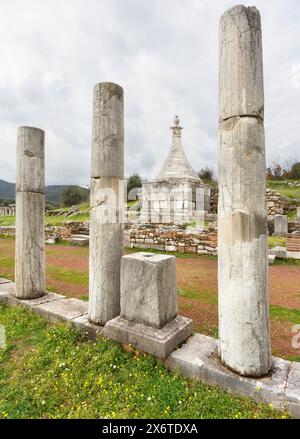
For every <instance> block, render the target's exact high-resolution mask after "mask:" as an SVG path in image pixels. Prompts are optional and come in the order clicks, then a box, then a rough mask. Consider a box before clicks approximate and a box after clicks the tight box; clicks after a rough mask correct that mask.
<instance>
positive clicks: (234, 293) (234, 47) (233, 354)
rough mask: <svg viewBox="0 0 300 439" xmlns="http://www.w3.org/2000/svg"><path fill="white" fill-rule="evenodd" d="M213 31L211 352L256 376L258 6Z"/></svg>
mask: <svg viewBox="0 0 300 439" xmlns="http://www.w3.org/2000/svg"><path fill="white" fill-rule="evenodd" d="M219 31H220V35H219V36H220V64H219V136H220V146H219V206H218V230H219V237H218V284H219V353H220V357H221V361H222V362H223V363H224V364H225V365H226V366H228V367H229V368H230V369H232V370H234V371H235V372H237V373H239V374H241V375H247V376H262V375H264V374H266V373H267V372H268V371H269V369H270V366H271V354H270V343H269V309H268V308H269V303H268V255H267V237H266V234H267V224H266V171H265V170H266V164H265V140H264V122H263V120H264V93H263V65H262V36H261V22H260V14H259V11H258V10H257V9H256V8H255V7H245V6H241V5H239V6H234V7H233V8H231V9H229V10H228V11H226V12H225V13H224V15H223V16H222V17H221V20H220V29H219Z"/></svg>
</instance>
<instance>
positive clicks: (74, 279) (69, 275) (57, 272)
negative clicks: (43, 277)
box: [47, 265, 89, 285]
mask: <svg viewBox="0 0 300 439" xmlns="http://www.w3.org/2000/svg"><path fill="white" fill-rule="evenodd" d="M47 272H48V273H49V274H50V275H51V277H52V279H54V280H59V281H62V282H67V283H72V284H76V285H86V284H87V283H88V281H89V275H88V273H87V272H84V271H79V270H71V269H67V268H62V267H58V266H56V265H52V266H50V267H48V268H47Z"/></svg>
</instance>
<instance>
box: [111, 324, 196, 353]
mask: <svg viewBox="0 0 300 439" xmlns="http://www.w3.org/2000/svg"><path fill="white" fill-rule="evenodd" d="M192 332H193V321H192V320H191V319H189V318H188V317H182V316H178V317H176V318H175V319H174V320H172V322H170V323H168V324H167V325H166V326H164V327H163V328H162V329H156V328H151V327H150V326H145V325H143V324H141V323H134V322H129V321H128V320H125V319H123V318H122V317H120V316H119V317H116V318H114V319H112V320H110V321H109V322H107V323H106V325H105V326H104V330H103V335H104V336H105V337H108V338H111V339H113V340H115V341H117V342H119V343H122V344H132V345H133V346H135V347H136V348H137V349H139V350H141V351H144V352H147V353H148V354H151V355H154V356H156V357H159V358H166V357H167V356H168V355H169V354H170V353H171V352H172V351H174V349H176V348H177V347H178V346H179V345H180V344H181V343H183V342H184V341H185V340H186V339H187V338H188V337H189V336H190V335H191V334H192Z"/></svg>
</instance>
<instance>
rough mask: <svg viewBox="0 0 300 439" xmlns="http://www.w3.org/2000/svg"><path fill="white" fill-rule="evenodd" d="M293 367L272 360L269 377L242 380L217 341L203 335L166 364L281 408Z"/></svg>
mask: <svg viewBox="0 0 300 439" xmlns="http://www.w3.org/2000/svg"><path fill="white" fill-rule="evenodd" d="M290 364H291V363H290V362H289V361H285V360H282V359H280V358H274V357H273V367H272V373H271V374H269V375H268V376H266V377H263V378H248V377H242V376H240V375H238V374H236V373H234V372H232V371H230V370H229V369H227V368H226V367H225V366H223V364H222V363H221V361H220V359H219V356H218V342H217V340H214V339H213V338H211V337H207V336H204V335H201V334H195V335H194V336H193V337H190V338H189V340H188V341H187V343H186V344H184V345H183V346H182V347H181V348H180V349H178V350H176V351H174V352H172V354H171V355H170V356H169V357H168V358H167V359H166V361H165V365H166V367H168V368H169V369H171V370H174V371H178V370H179V371H180V372H181V373H182V374H183V375H184V376H187V377H189V378H194V379H198V380H200V381H202V382H203V383H206V384H210V385H217V386H220V387H222V388H223V389H226V390H228V391H229V392H232V393H237V394H239V395H244V396H248V397H250V398H252V399H254V400H255V401H258V402H264V403H272V405H273V406H274V407H276V408H280V409H283V408H284V405H285V400H284V395H285V385H286V380H287V377H288V373H289V369H290Z"/></svg>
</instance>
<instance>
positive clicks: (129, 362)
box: [0, 305, 287, 419]
mask: <svg viewBox="0 0 300 439" xmlns="http://www.w3.org/2000/svg"><path fill="white" fill-rule="evenodd" d="M0 323H1V324H2V325H4V326H5V329H6V334H7V348H6V349H0V364H1V367H0V417H1V418H140V417H142V418H167V419H170V418H278V417H279V418H282V417H287V415H286V414H284V413H282V412H278V411H275V410H273V409H272V408H271V407H269V406H266V405H262V404H257V403H255V402H253V401H252V400H250V399H248V398H242V397H238V396H233V395H230V394H228V393H226V392H225V391H222V390H220V389H218V388H212V387H209V386H206V385H204V384H201V383H197V382H193V381H190V380H187V379H184V378H183V377H180V376H179V375H177V374H174V373H171V372H168V371H167V370H166V369H165V368H164V367H163V366H162V365H161V364H160V363H159V362H158V361H157V360H155V359H154V358H152V357H150V356H149V355H146V354H142V353H138V352H132V353H130V352H125V351H123V350H122V349H121V348H120V347H119V346H118V345H117V344H116V343H113V342H111V341H109V340H107V339H103V340H101V341H99V342H97V343H92V342H90V341H87V340H86V339H85V338H84V336H83V334H82V333H79V332H77V331H76V330H75V329H72V328H71V327H69V326H67V325H64V324H60V325H55V326H50V325H48V324H47V323H46V322H45V321H44V320H43V319H42V318H41V317H39V316H37V315H34V314H33V313H32V312H31V311H29V310H27V309H25V308H21V307H5V306H3V305H1V306H0Z"/></svg>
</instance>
